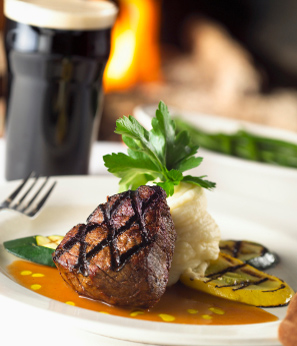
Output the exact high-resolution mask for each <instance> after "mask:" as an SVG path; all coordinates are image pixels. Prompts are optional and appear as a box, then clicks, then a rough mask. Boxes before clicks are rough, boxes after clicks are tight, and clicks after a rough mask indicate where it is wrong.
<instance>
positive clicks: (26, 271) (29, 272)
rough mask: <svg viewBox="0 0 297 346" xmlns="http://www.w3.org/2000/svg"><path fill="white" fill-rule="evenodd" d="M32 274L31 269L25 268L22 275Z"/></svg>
mask: <svg viewBox="0 0 297 346" xmlns="http://www.w3.org/2000/svg"><path fill="white" fill-rule="evenodd" d="M31 274H32V272H31V271H30V270H23V271H21V275H24V276H25V275H31Z"/></svg>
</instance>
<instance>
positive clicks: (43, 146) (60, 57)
mask: <svg viewBox="0 0 297 346" xmlns="http://www.w3.org/2000/svg"><path fill="white" fill-rule="evenodd" d="M4 14H5V17H6V25H5V32H4V35H5V51H6V58H7V103H6V105H7V111H6V120H7V121H6V130H5V136H6V172H5V174H6V179H7V180H12V179H20V178H24V177H25V176H26V175H28V174H29V173H30V172H31V171H34V172H35V173H37V174H39V175H73V174H77V175H79V174H87V173H88V166H89V158H90V151H91V146H92V143H93V140H94V139H95V136H96V135H97V134H98V126H99V123H100V117H101V110H102V102H103V92H102V76H103V72H104V68H105V65H106V62H107V59H108V57H109V53H110V32H111V28H112V26H113V23H114V21H115V18H116V15H117V7H116V6H115V5H114V3H112V2H109V1H106V0H105V1H104V0H96V1H94V0H93V1H92V0H5V2H4Z"/></svg>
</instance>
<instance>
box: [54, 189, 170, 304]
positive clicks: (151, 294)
mask: <svg viewBox="0 0 297 346" xmlns="http://www.w3.org/2000/svg"><path fill="white" fill-rule="evenodd" d="M175 240H176V232H175V229H174V224H173V221H172V218H171V215H170V211H169V207H168V205H167V202H166V194H165V192H164V190H163V189H162V188H160V187H158V186H152V187H149V186H141V187H139V188H138V189H137V190H136V191H127V192H124V193H120V194H116V195H113V196H111V197H108V199H107V202H106V203H105V204H100V205H99V206H98V207H97V208H96V209H95V210H94V212H93V213H92V214H91V215H90V216H89V218H88V220H87V224H79V225H77V226H75V227H73V228H72V229H71V230H70V231H69V232H68V233H67V235H66V236H65V238H64V239H63V241H62V242H61V244H60V245H59V246H58V248H57V249H56V251H55V253H54V255H53V259H54V262H55V263H56V266H57V268H58V269H59V271H60V273H61V275H62V277H63V279H64V280H65V281H66V282H67V283H68V284H69V285H70V286H71V287H72V288H73V289H74V290H75V291H77V292H78V293H79V294H80V295H83V296H87V297H90V298H93V299H96V300H101V301H104V302H106V303H109V304H112V305H121V306H133V307H143V308H149V307H151V306H153V305H154V304H155V303H156V302H157V301H158V300H159V299H160V297H161V296H162V295H163V293H164V292H165V289H166V285H167V281H168V272H169V269H170V265H171V260H172V256H173V251H174V243H175Z"/></svg>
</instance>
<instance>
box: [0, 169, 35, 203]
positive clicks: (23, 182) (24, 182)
mask: <svg viewBox="0 0 297 346" xmlns="http://www.w3.org/2000/svg"><path fill="white" fill-rule="evenodd" d="M32 175H34V172H31V173H30V174H29V175H28V176H27V177H26V178H25V179H24V180H23V181H22V183H21V184H20V185H19V186H18V187H17V188H16V189H15V190H14V191H13V193H12V194H11V195H10V196H9V197H7V198H6V200H5V201H4V202H3V203H2V206H3V207H9V205H10V204H11V202H13V200H14V199H15V198H16V196H17V195H18V194H19V192H20V191H21V190H22V189H23V187H24V186H25V185H26V183H27V181H28V180H29V179H30V177H31V176H32Z"/></svg>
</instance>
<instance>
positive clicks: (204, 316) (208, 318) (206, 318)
mask: <svg viewBox="0 0 297 346" xmlns="http://www.w3.org/2000/svg"><path fill="white" fill-rule="evenodd" d="M202 318H203V319H204V320H211V316H210V315H202Z"/></svg>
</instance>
